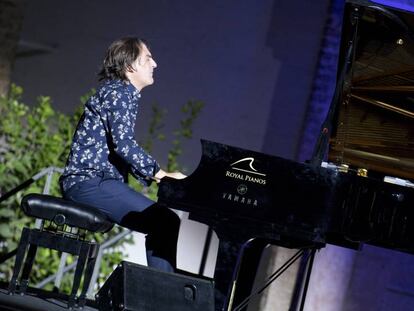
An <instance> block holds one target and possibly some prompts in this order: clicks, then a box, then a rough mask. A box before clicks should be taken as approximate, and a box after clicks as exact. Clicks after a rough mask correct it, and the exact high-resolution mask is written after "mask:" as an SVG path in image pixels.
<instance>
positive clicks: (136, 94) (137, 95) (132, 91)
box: [122, 80, 141, 98]
mask: <svg viewBox="0 0 414 311" xmlns="http://www.w3.org/2000/svg"><path fill="white" fill-rule="evenodd" d="M122 83H123V84H124V85H125V87H126V88H127V90H128V91H129V92H130V94H131V95H132V97H134V98H140V97H141V92H140V91H139V90H138V89H137V88H136V87H135V86H134V85H133V84H132V83H131V82H129V81H128V80H124V81H122Z"/></svg>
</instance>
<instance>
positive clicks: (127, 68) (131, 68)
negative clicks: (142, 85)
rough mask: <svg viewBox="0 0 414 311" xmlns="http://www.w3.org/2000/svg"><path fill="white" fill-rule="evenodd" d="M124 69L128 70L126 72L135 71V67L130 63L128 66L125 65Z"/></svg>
mask: <svg viewBox="0 0 414 311" xmlns="http://www.w3.org/2000/svg"><path fill="white" fill-rule="evenodd" d="M126 71H128V72H134V71H137V69H136V68H134V67H133V66H132V65H130V66H127V67H126Z"/></svg>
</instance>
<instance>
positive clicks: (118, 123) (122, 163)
mask: <svg viewBox="0 0 414 311" xmlns="http://www.w3.org/2000/svg"><path fill="white" fill-rule="evenodd" d="M139 98H140V94H139V92H138V90H137V89H136V88H135V87H134V86H133V85H132V84H131V83H130V82H129V81H122V80H107V81H105V82H104V83H102V84H101V85H100V87H99V88H98V90H97V91H96V93H95V94H94V95H93V96H91V98H90V99H89V100H88V101H87V102H86V104H85V110H84V113H83V115H82V117H81V118H80V120H79V123H78V126H77V128H76V131H75V134H74V136H73V141H72V146H71V150H70V153H69V157H68V160H67V163H66V166H65V169H64V172H63V174H62V176H61V178H60V183H61V187H62V190H63V191H66V190H68V189H69V188H70V187H72V186H73V185H75V184H76V183H78V182H81V181H85V180H88V179H91V178H93V177H96V176H102V175H103V174H105V176H107V175H109V176H111V177H113V178H115V179H118V180H121V181H125V180H126V176H127V174H128V172H130V173H131V174H132V175H133V176H134V177H135V178H137V179H138V180H139V181H140V182H142V183H143V184H147V185H148V184H150V183H151V179H150V177H152V176H154V175H155V174H156V173H157V172H158V170H159V169H160V167H159V165H158V163H157V162H156V161H155V160H154V159H153V158H152V157H151V156H150V155H149V154H147V153H146V152H145V151H144V149H142V148H141V147H140V146H139V145H138V144H137V142H136V141H135V139H134V128H135V120H136V117H137V112H138V100H139Z"/></svg>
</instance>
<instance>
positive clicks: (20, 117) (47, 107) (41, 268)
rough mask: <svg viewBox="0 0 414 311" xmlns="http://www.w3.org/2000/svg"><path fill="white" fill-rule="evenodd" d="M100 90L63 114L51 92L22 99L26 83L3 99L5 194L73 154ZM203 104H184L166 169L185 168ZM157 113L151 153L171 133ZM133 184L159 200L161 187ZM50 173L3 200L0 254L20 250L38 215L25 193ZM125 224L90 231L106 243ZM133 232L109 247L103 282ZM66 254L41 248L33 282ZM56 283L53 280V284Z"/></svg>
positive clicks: (5, 270)
mask: <svg viewBox="0 0 414 311" xmlns="http://www.w3.org/2000/svg"><path fill="white" fill-rule="evenodd" d="M93 92H94V90H91V92H89V93H88V94H85V95H84V96H82V97H81V105H80V106H79V108H78V109H77V110H76V112H75V114H74V115H73V116H67V115H65V114H62V113H59V112H57V111H55V110H54V109H53V108H52V105H51V99H50V98H49V97H45V96H42V97H39V98H38V101H37V104H36V105H35V106H34V107H33V108H29V107H28V106H27V105H25V104H24V103H22V101H21V96H22V93H23V90H22V88H20V87H17V86H15V85H13V86H12V88H11V91H10V93H9V96H8V97H1V98H0V115H1V118H0V196H1V194H2V193H3V194H4V193H5V192H7V191H10V190H12V189H14V188H15V187H16V186H18V185H19V184H21V183H22V182H23V181H25V180H28V179H29V178H31V177H32V176H33V175H35V174H37V173H38V172H40V171H41V170H42V169H44V168H46V167H50V166H54V167H61V168H62V167H64V164H65V161H66V158H67V155H68V153H69V148H70V144H71V141H72V135H73V133H74V130H75V127H76V124H77V122H78V120H79V118H80V115H81V113H82V112H83V104H84V103H85V102H86V100H87V99H88V98H89V97H90V95H92V93H93ZM202 107H203V103H202V102H200V101H189V102H188V103H186V104H185V105H184V106H183V107H182V112H183V114H184V117H183V119H182V120H181V121H180V128H179V129H178V130H176V131H174V133H173V135H174V139H173V141H172V149H171V150H170V152H169V154H168V163H167V167H166V170H168V171H175V170H181V167H180V166H179V164H178V157H179V156H180V155H181V154H182V145H181V141H182V140H183V139H190V138H191V137H192V134H193V132H192V127H193V123H194V121H195V119H196V118H197V117H198V115H199V113H200V111H201V109H202ZM152 109H153V111H152V112H153V115H152V119H151V122H150V125H149V129H148V134H147V137H146V139H145V141H144V142H142V143H141V145H142V146H143V147H144V149H145V150H147V151H148V152H151V151H152V149H153V145H154V143H155V142H156V141H164V140H165V139H166V135H164V134H163V133H162V129H163V127H164V123H163V120H164V118H165V116H166V111H165V110H163V109H160V108H159V107H158V106H157V105H153V108H152ZM58 177H59V176H57V174H55V175H54V176H53V182H52V185H51V189H50V194H52V195H57V196H59V195H60V190H59V186H58V180H57V179H58ZM129 180H130V185H131V186H132V187H133V188H135V189H137V190H138V191H141V192H143V193H144V194H146V195H148V196H149V197H150V198H151V199H153V200H154V201H156V193H157V186H156V185H155V184H153V185H151V187H146V188H143V186H142V185H141V184H139V183H137V182H136V181H135V179H134V178H132V177H131V178H130V179H129ZM45 181H46V178H41V179H40V180H39V181H37V182H36V183H34V184H32V185H31V186H29V187H28V188H27V189H24V190H22V191H20V192H18V193H17V194H16V195H15V196H12V197H10V198H9V199H8V200H6V201H4V202H1V203H0V256H1V255H4V254H7V253H8V252H10V251H11V250H13V249H15V248H16V246H17V243H18V241H19V239H20V234H21V231H22V228H23V227H25V226H32V225H33V224H34V221H33V219H32V218H28V217H26V216H25V215H24V214H23V212H22V211H21V209H20V208H19V204H20V201H21V198H22V197H23V196H24V195H25V194H27V193H41V192H42V191H43V187H44V183H45ZM122 230H123V228H121V227H119V226H115V227H114V229H113V230H111V232H109V233H107V234H105V235H102V234H94V235H93V236H90V237H91V238H92V239H94V240H95V241H97V242H103V241H104V240H107V239H108V238H110V237H112V236H114V235H116V234H118V233H120V232H121V231H122ZM131 242H132V241H131V238H130V237H128V238H126V239H123V240H121V241H119V242H118V243H117V244H116V245H114V246H112V247H111V248H110V249H108V250H107V251H106V253H105V256H104V257H103V262H102V264H101V269H100V274H99V277H98V283H100V284H102V283H103V281H104V280H105V279H106V278H107V276H108V275H109V274H110V273H111V272H112V271H113V269H114V267H115V266H116V265H117V264H118V263H119V262H120V261H121V260H122V259H123V258H125V254H123V252H122V251H123V246H122V245H123V243H131ZM74 260H75V258H74V257H73V256H68V258H67V262H66V264H71V263H73V261H74ZM59 261H60V254H59V253H58V252H56V251H51V250H48V249H43V248H39V250H38V252H37V255H36V261H35V267H34V269H33V270H32V273H31V279H30V284H31V285H34V284H36V283H38V282H39V281H41V280H43V279H45V278H46V277H47V276H49V275H52V274H54V273H56V272H57V270H58V265H59ZM13 264H14V257H13V258H12V259H9V260H8V261H6V262H5V263H3V264H1V265H0V280H2V281H6V282H7V281H8V280H10V278H11V272H12V267H13ZM72 278H73V275H72V274H67V275H65V277H64V278H63V280H62V286H61V291H62V292H65V293H69V292H70V288H71V281H72ZM52 286H53V284H49V285H47V287H46V288H47V289H51V288H52Z"/></svg>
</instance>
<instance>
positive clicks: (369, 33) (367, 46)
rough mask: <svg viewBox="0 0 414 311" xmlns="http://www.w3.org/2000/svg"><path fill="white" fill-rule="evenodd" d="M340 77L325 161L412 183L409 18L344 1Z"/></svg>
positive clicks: (413, 79)
mask: <svg viewBox="0 0 414 311" xmlns="http://www.w3.org/2000/svg"><path fill="white" fill-rule="evenodd" d="M344 68H345V69H344ZM341 72H344V78H343V80H342V82H340V83H342V86H340V85H339V87H340V88H341V95H340V99H339V102H338V103H336V105H337V107H336V113H335V118H334V122H333V128H332V133H331V136H330V141H329V152H328V160H329V161H330V162H333V163H335V164H338V165H340V164H347V165H349V166H350V167H352V168H364V169H367V170H368V175H370V173H375V174H378V173H379V174H381V175H391V176H396V177H401V178H408V179H414V122H413V121H414V13H412V12H408V11H403V10H398V9H396V8H391V7H387V6H383V5H379V4H378V3H374V2H372V1H363V0H359V1H356V0H353V1H348V2H347V3H346V6H345V11H344V20H343V28H342V38H341V48H340V56H339V62H338V77H339V76H340V74H341ZM338 81H341V79H338Z"/></svg>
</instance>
